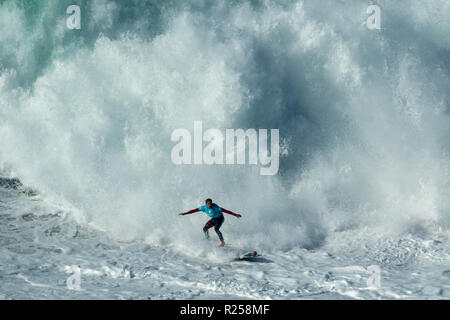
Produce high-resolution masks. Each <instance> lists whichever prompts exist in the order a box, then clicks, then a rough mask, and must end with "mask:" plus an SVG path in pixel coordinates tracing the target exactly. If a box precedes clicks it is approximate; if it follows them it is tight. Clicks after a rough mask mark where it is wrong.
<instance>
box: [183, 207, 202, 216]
mask: <svg viewBox="0 0 450 320" xmlns="http://www.w3.org/2000/svg"><path fill="white" fill-rule="evenodd" d="M197 211H199V210H198V208H195V209H192V210H189V211H187V212H185V213H183V215H186V214H191V213H194V212H197Z"/></svg>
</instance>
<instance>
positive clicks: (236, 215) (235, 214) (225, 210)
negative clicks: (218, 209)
mask: <svg viewBox="0 0 450 320" xmlns="http://www.w3.org/2000/svg"><path fill="white" fill-rule="evenodd" d="M222 211H223V212H225V213H228V214H231V215H232V216H235V217H240V216H241V215H240V214H237V213H234V212H232V211H230V210H227V209H224V208H222Z"/></svg>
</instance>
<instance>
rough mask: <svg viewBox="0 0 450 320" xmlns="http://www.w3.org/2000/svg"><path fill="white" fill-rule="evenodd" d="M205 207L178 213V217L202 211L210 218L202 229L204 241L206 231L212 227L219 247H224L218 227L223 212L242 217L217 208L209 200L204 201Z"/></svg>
mask: <svg viewBox="0 0 450 320" xmlns="http://www.w3.org/2000/svg"><path fill="white" fill-rule="evenodd" d="M205 203H206V205H204V206H201V207H198V208H195V209H192V210H189V211H187V212H182V213H179V215H180V216H184V215H186V214H191V213H194V212H198V211H203V212H204V213H206V214H207V215H208V216H210V217H211V219H210V220H209V221H208V222H207V223H206V224H205V226H204V227H203V232H204V233H205V237H206V239H209V233H208V229H209V228H212V227H214V230H215V231H216V233H217V235H218V236H219V239H220V245H219V247H223V246H225V241H224V240H223V236H222V232H220V230H219V229H220V227H221V226H222V223H223V222H224V220H225V218H224V217H223V212H225V213H228V214H231V215H232V216H235V217H237V218H240V217H242V216H241V215H240V214H237V213H234V212H232V211H230V210H227V209H225V208H221V207H219V206H218V205H217V204H215V203H213V202H212V200H211V199H209V198H208V199H206V201H205Z"/></svg>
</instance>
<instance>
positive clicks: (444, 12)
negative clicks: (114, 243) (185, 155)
mask: <svg viewBox="0 0 450 320" xmlns="http://www.w3.org/2000/svg"><path fill="white" fill-rule="evenodd" d="M78 2H79V3H80V7H81V14H82V16H81V19H82V20H81V29H80V30H69V29H68V28H67V27H66V19H67V16H66V13H65V12H66V8H67V7H68V6H69V5H70V4H72V3H70V1H46V2H45V3H44V2H42V1H2V2H1V4H0V146H1V148H0V150H1V151H0V163H1V164H0V165H1V167H2V168H3V169H2V170H3V174H4V175H9V176H11V177H17V178H18V179H20V181H21V182H22V183H23V184H25V185H27V186H30V187H31V188H33V189H36V190H39V191H40V192H41V193H43V194H46V195H47V196H48V197H56V198H57V199H59V200H61V201H64V202H65V203H68V204H70V205H71V206H72V208H73V209H74V212H76V215H77V217H78V218H79V219H83V220H84V221H87V222H89V223H91V224H93V225H95V226H98V227H100V228H102V229H105V230H108V232H110V233H111V234H114V235H117V236H119V237H122V238H147V240H148V241H150V242H152V243H163V244H164V243H166V244H167V243H171V244H180V245H181V244H182V243H184V242H186V241H189V242H191V243H192V242H195V241H199V240H197V239H200V236H201V227H202V224H203V223H204V217H200V216H199V215H194V216H187V217H182V218H181V217H178V216H177V215H176V214H177V213H178V212H181V211H186V210H188V209H191V208H194V207H198V206H199V205H201V204H202V203H203V201H204V199H205V198H208V197H211V198H213V200H214V201H215V202H216V203H218V204H219V205H222V206H224V207H225V208H228V209H230V210H233V211H236V212H238V213H242V215H243V216H244V217H243V218H242V219H241V220H234V218H233V217H231V216H229V217H226V220H227V221H226V223H225V225H224V228H223V229H224V235H225V237H226V239H240V240H233V241H235V242H239V241H243V242H244V241H245V242H247V243H248V242H249V241H251V242H253V243H255V244H256V245H261V246H263V245H264V246H265V247H266V248H287V247H294V246H302V247H306V248H313V247H316V246H318V245H320V244H321V243H322V242H323V241H324V239H325V238H326V237H327V235H328V234H329V233H330V232H333V231H335V230H346V229H352V228H362V227H374V228H378V227H379V228H380V230H382V231H383V232H395V233H398V232H403V231H405V230H410V228H411V227H414V226H416V225H427V226H428V225H430V223H431V224H432V225H435V226H438V227H440V228H448V226H449V222H450V219H449V213H448V212H449V206H450V203H449V200H448V199H449V197H448V194H449V191H450V188H449V185H450V184H449V183H450V175H449V174H450V171H449V170H450V158H449V154H450V148H449V137H450V135H449V133H450V121H449V120H450V119H449V107H450V102H449V101H450V90H448V88H449V83H450V81H449V80H450V79H449V77H450V59H449V58H450V51H449V50H450V33H449V32H448V30H449V28H450V4H449V2H448V1H445V0H441V1H439V0H436V1H433V2H432V3H426V4H425V3H424V2H423V1H418V0H417V1H402V2H400V1H378V4H379V6H380V8H381V19H382V20H381V30H368V28H367V27H366V26H365V24H364V23H365V21H366V19H367V17H368V15H367V13H366V9H367V4H366V3H362V2H361V1H346V2H345V3H344V2H340V1H321V2H320V3H319V2H317V1H215V2H214V4H212V3H210V2H208V1H191V2H190V3H185V4H180V3H179V2H178V1H137V0H135V1H127V2H126V4H125V3H124V2H123V1H119V0H117V1H100V0H99V1H78ZM195 120H202V121H203V126H204V128H220V129H225V128H267V129H271V128H278V129H279V130H280V141H281V145H282V150H283V152H282V155H281V158H280V170H279V173H278V174H277V175H276V176H260V175H259V174H258V172H259V170H258V169H256V168H255V167H254V166H241V165H235V166H221V165H215V166H214V165H213V166H206V165H203V166H194V165H192V166H188V165H185V166H175V165H174V164H173V163H172V162H171V160H170V153H171V149H172V147H173V146H174V143H173V142H171V141H170V136H171V133H172V132H173V130H175V129H176V128H186V129H188V130H190V131H191V132H192V130H193V123H194V121H195Z"/></svg>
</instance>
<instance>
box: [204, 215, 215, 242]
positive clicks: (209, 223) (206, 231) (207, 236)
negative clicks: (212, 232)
mask: <svg viewBox="0 0 450 320" xmlns="http://www.w3.org/2000/svg"><path fill="white" fill-rule="evenodd" d="M212 220H213V219H211V220H209V221H208V222H207V223H206V224H205V226H204V227H203V233H204V234H205V237H206V239H209V233H208V229H209V228H211V227H212V226H213V225H214V224H213V223H212Z"/></svg>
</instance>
